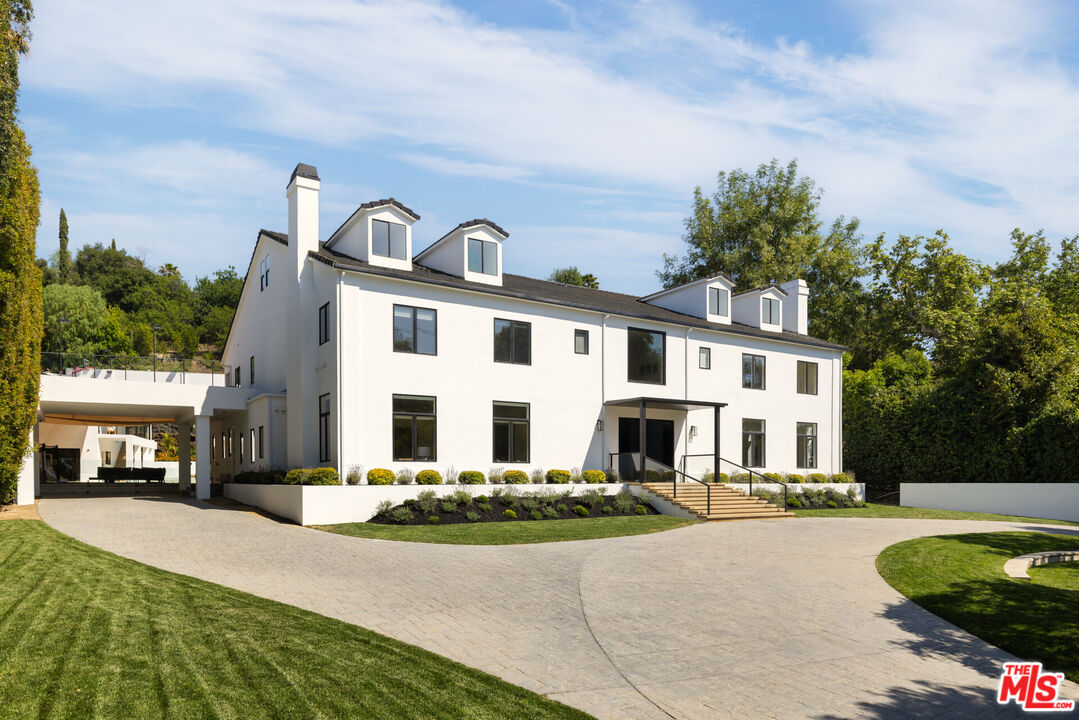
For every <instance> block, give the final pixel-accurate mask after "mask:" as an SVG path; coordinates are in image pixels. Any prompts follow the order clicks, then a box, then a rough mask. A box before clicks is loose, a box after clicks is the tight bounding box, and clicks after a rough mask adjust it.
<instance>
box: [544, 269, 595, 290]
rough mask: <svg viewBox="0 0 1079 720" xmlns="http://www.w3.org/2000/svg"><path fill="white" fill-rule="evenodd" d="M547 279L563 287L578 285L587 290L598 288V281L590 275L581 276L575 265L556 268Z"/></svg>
mask: <svg viewBox="0 0 1079 720" xmlns="http://www.w3.org/2000/svg"><path fill="white" fill-rule="evenodd" d="M547 279H548V280H550V281H551V282H556V283H562V284H563V285H579V286H581V287H587V288H598V287H599V280H597V279H596V276H595V275H592V274H591V273H587V274H584V275H582V274H581V271H580V270H578V269H577V266H576V265H571V266H569V267H564V268H556V269H555V270H553V271H551V274H550V275H548V276H547Z"/></svg>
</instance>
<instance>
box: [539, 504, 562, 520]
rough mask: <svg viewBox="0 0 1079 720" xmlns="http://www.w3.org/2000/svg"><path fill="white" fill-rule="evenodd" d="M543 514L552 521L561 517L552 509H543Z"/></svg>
mask: <svg viewBox="0 0 1079 720" xmlns="http://www.w3.org/2000/svg"><path fill="white" fill-rule="evenodd" d="M543 514H544V515H545V516H546V517H549V518H550V519H552V520H556V519H558V518H559V517H561V515H560V514H559V512H558V511H557V510H555V509H554V508H553V507H545V508H543Z"/></svg>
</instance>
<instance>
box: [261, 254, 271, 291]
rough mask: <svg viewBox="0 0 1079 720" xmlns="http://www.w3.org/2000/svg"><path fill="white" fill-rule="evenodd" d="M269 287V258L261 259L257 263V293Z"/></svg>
mask: <svg viewBox="0 0 1079 720" xmlns="http://www.w3.org/2000/svg"><path fill="white" fill-rule="evenodd" d="M268 287H270V256H269V255H267V256H266V257H264V258H262V262H261V263H259V292H262V291H263V290H265V289H266V288H268Z"/></svg>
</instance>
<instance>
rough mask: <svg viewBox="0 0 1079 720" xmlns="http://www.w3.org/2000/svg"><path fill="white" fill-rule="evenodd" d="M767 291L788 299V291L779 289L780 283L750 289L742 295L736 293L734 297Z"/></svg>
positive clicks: (741, 293)
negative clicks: (773, 291) (772, 291)
mask: <svg viewBox="0 0 1079 720" xmlns="http://www.w3.org/2000/svg"><path fill="white" fill-rule="evenodd" d="M765 290H775V291H776V292H778V293H779V294H780V295H782V296H783V297H787V296H788V294H789V293H788V292H787V291H786V290H784V289H783V288H781V287H779V283H774V282H773V283H768V284H767V285H758V286H757V287H755V288H750V289H749V290H743V291H742V292H740V293H735V294H734V297H739V296H741V295H748V294H749V293H754V292H764V291H765Z"/></svg>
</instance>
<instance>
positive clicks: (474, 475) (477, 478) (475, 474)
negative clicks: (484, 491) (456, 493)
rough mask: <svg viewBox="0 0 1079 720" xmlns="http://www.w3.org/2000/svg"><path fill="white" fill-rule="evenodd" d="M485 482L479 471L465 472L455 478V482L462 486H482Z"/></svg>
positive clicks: (484, 477) (485, 478)
mask: <svg viewBox="0 0 1079 720" xmlns="http://www.w3.org/2000/svg"><path fill="white" fill-rule="evenodd" d="M486 481H487V476H486V475H484V474H483V473H481V472H480V471H479V470H465V471H464V472H462V473H461V474H460V475H458V476H457V482H459V483H461V484H462V485H483V483H485V482H486Z"/></svg>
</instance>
